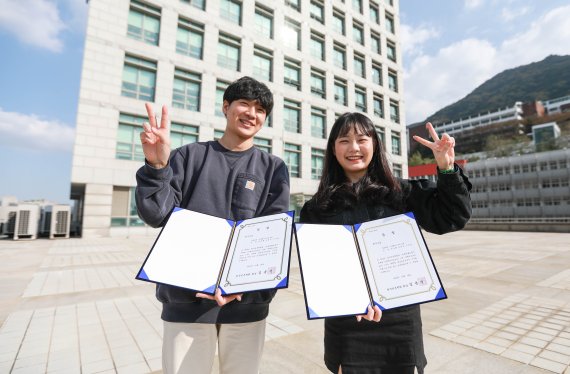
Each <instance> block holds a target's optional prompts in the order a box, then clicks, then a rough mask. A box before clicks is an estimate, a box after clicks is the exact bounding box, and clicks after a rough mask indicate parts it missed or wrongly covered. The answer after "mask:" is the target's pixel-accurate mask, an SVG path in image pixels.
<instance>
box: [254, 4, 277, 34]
mask: <svg viewBox="0 0 570 374" xmlns="http://www.w3.org/2000/svg"><path fill="white" fill-rule="evenodd" d="M254 23H255V31H257V32H258V33H259V34H260V35H263V36H265V37H267V38H269V39H273V11H272V10H270V9H268V8H265V7H263V6H261V5H259V4H255V21H254Z"/></svg>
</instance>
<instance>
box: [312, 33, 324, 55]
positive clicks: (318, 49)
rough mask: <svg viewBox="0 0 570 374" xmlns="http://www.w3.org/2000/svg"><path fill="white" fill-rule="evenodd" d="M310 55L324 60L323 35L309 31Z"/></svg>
mask: <svg viewBox="0 0 570 374" xmlns="http://www.w3.org/2000/svg"><path fill="white" fill-rule="evenodd" d="M311 56H313V57H314V58H317V59H319V60H322V61H325V36H324V35H321V34H319V33H317V32H315V31H311Z"/></svg>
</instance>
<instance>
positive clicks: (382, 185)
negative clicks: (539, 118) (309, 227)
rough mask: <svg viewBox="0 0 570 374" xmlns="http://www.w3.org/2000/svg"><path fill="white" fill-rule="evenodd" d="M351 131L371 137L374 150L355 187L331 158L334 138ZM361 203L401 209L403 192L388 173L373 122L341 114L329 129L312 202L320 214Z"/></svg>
mask: <svg viewBox="0 0 570 374" xmlns="http://www.w3.org/2000/svg"><path fill="white" fill-rule="evenodd" d="M351 129H354V132H355V133H358V134H364V135H366V136H369V137H371V138H372V142H373V146H374V148H373V149H374V154H373V155H372V160H371V161H370V164H369V165H368V170H367V171H366V175H365V176H364V177H362V178H361V179H360V180H359V181H358V182H356V183H354V184H352V183H350V181H349V180H348V178H347V176H346V174H345V173H344V170H343V168H342V167H341V166H340V164H339V163H338V160H337V159H336V156H335V154H334V148H335V142H336V140H337V138H339V137H341V136H346V134H348V133H349V132H350V130H351ZM363 200H364V201H366V202H369V203H384V204H386V205H389V206H392V207H394V208H401V205H402V188H401V186H400V182H399V181H398V180H396V178H395V177H394V175H393V174H392V171H391V170H390V166H389V164H388V160H387V158H386V153H385V151H384V147H383V146H382V142H381V141H380V138H379V136H378V133H377V132H376V130H375V128H374V124H373V123H372V121H371V120H370V119H369V118H368V117H367V116H365V115H364V114H362V113H356V112H355V113H344V114H343V115H341V116H340V117H338V119H337V120H336V121H335V123H334V125H333V127H332V129H331V132H330V135H329V140H328V142H327V150H326V152H325V162H324V166H323V174H322V176H321V181H320V183H319V188H318V190H317V193H316V194H315V196H314V197H313V202H314V204H315V205H316V206H315V207H316V208H317V209H319V210H322V211H331V210H332V211H334V210H340V209H342V208H345V207H348V206H351V205H353V204H354V203H356V202H358V201H363Z"/></svg>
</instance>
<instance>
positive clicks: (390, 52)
mask: <svg viewBox="0 0 570 374" xmlns="http://www.w3.org/2000/svg"><path fill="white" fill-rule="evenodd" d="M386 50H387V52H386V54H387V56H388V58H389V59H390V60H392V61H394V62H396V44H395V43H394V42H393V41H391V40H387V41H386Z"/></svg>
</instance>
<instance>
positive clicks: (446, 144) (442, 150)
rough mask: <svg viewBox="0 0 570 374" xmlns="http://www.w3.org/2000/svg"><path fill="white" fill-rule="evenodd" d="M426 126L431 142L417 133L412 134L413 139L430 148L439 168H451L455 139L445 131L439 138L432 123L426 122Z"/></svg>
mask: <svg viewBox="0 0 570 374" xmlns="http://www.w3.org/2000/svg"><path fill="white" fill-rule="evenodd" d="M426 128H427V130H428V132H429V134H430V136H431V138H432V139H433V142H430V141H429V140H426V139H424V138H422V137H420V136H417V135H414V137H413V138H414V140H415V141H417V142H418V143H420V144H423V145H425V146H426V147H428V148H429V149H431V150H432V152H433V156H434V158H435V162H436V163H437V166H438V167H439V170H450V169H453V163H454V162H455V150H454V147H455V139H454V138H453V137H451V136H449V135H448V134H446V133H444V134H443V135H442V136H441V139H440V138H439V136H437V133H436V132H435V130H434V128H433V126H432V124H431V123H429V122H428V123H426Z"/></svg>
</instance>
